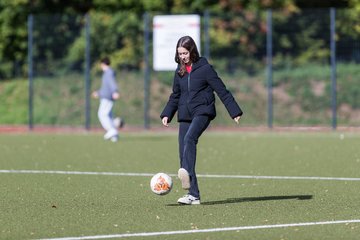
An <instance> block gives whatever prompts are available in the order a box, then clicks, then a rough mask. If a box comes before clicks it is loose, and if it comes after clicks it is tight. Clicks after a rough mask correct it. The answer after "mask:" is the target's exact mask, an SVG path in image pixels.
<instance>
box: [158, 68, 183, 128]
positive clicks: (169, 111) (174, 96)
mask: <svg viewBox="0 0 360 240" xmlns="http://www.w3.org/2000/svg"><path fill="white" fill-rule="evenodd" d="M175 74H176V73H175ZM180 94H181V92H180V86H179V83H178V81H177V79H176V76H174V81H173V87H172V93H171V94H170V97H169V100H168V102H167V104H166V106H165V108H164V110H163V111H162V113H161V114H160V118H161V119H162V118H163V117H168V118H169V119H168V122H171V120H172V119H173V117H174V115H175V113H176V111H177V110H178V104H179V99H180Z"/></svg>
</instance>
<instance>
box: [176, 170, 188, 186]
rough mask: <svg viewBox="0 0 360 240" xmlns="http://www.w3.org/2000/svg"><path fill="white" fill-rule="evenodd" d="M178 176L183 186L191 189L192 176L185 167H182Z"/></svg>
mask: <svg viewBox="0 0 360 240" xmlns="http://www.w3.org/2000/svg"><path fill="white" fill-rule="evenodd" d="M178 177H179V178H180V181H181V186H182V188H183V189H185V190H189V189H190V176H189V173H188V171H186V169H185V168H180V169H179V171H178Z"/></svg>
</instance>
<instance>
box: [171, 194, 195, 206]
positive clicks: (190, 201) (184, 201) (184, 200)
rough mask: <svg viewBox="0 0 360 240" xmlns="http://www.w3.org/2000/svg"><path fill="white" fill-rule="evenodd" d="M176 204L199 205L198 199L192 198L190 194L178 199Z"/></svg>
mask: <svg viewBox="0 0 360 240" xmlns="http://www.w3.org/2000/svg"><path fill="white" fill-rule="evenodd" d="M177 202H178V203H180V204H185V205H199V204H200V199H199V198H197V197H194V196H192V195H190V194H187V195H185V196H183V197H181V198H179V199H178V200H177Z"/></svg>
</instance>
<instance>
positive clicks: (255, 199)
mask: <svg viewBox="0 0 360 240" xmlns="http://www.w3.org/2000/svg"><path fill="white" fill-rule="evenodd" d="M312 198H313V195H291V196H266V197H243V198H228V199H225V200H218V201H207V202H201V205H218V204H229V203H242V202H258V201H279V200H291V199H296V200H311V199H312ZM166 206H172V207H174V206H182V205H180V204H168V205H166Z"/></svg>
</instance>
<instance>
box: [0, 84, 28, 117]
mask: <svg viewBox="0 0 360 240" xmlns="http://www.w3.org/2000/svg"><path fill="white" fill-rule="evenodd" d="M0 102H1V104H0V123H1V124H10V123H11V124H25V123H27V121H28V84H27V81H24V80H22V79H16V80H12V81H4V82H1V85H0Z"/></svg>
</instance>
